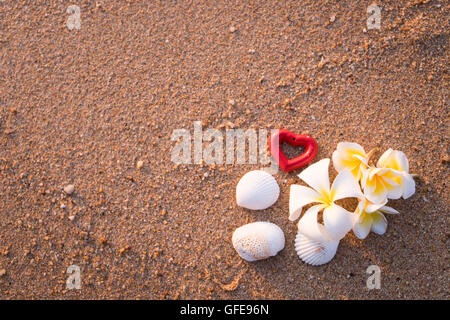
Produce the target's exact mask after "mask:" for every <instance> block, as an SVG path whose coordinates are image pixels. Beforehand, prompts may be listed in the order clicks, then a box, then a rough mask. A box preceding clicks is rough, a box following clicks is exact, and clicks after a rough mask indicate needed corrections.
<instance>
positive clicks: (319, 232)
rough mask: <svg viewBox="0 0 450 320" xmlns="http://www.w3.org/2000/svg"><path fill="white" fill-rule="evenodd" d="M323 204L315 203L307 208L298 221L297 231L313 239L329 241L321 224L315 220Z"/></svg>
mask: <svg viewBox="0 0 450 320" xmlns="http://www.w3.org/2000/svg"><path fill="white" fill-rule="evenodd" d="M324 207H325V206H324V205H323V204H319V205H315V206H312V207H311V208H309V209H308V210H307V211H306V212H305V214H304V215H303V217H302V218H301V219H300V220H299V221H298V225H297V226H298V232H300V233H301V234H303V235H304V236H306V237H308V238H309V239H311V240H315V241H319V242H322V241H329V240H330V239H329V237H328V235H326V234H325V232H324V230H323V228H321V225H320V224H319V223H318V222H317V214H318V213H319V211H320V210H322V209H323V208H324Z"/></svg>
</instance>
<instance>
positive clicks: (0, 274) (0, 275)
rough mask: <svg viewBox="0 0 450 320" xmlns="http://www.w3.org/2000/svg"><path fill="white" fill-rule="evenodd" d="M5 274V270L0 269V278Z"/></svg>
mask: <svg viewBox="0 0 450 320" xmlns="http://www.w3.org/2000/svg"><path fill="white" fill-rule="evenodd" d="M5 274H6V270H5V269H1V270H0V277H3V276H4V275H5Z"/></svg>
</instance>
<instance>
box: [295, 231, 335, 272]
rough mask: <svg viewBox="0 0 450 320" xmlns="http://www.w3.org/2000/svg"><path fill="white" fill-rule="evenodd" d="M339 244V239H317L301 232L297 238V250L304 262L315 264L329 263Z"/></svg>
mask: <svg viewBox="0 0 450 320" xmlns="http://www.w3.org/2000/svg"><path fill="white" fill-rule="evenodd" d="M338 245H339V240H338V241H333V240H330V241H323V242H319V241H315V240H311V239H309V238H308V237H306V236H304V235H303V234H301V233H300V232H299V233H297V237H296V238H295V251H297V254H298V256H299V257H300V259H302V260H303V261H304V262H306V263H308V264H311V265H313V266H319V265H322V264H325V263H328V262H330V261H331V259H333V257H334V256H335V254H336V250H337V248H338Z"/></svg>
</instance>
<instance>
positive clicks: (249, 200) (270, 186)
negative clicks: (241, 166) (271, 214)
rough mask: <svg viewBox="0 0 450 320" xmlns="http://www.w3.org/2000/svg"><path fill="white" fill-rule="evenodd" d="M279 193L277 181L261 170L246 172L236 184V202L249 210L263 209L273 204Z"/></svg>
mask: <svg viewBox="0 0 450 320" xmlns="http://www.w3.org/2000/svg"><path fill="white" fill-rule="evenodd" d="M279 195H280V187H279V186H278V183H277V181H276V180H275V178H274V177H272V176H271V175H270V174H269V173H267V172H265V171H262V170H254V171H250V172H247V173H246V174H245V175H244V176H243V177H242V178H241V180H239V182H238V184H237V186H236V202H237V204H238V205H239V206H241V207H244V208H247V209H251V210H263V209H266V208H268V207H270V206H271V205H273V204H274V203H275V202H276V201H277V200H278V196H279Z"/></svg>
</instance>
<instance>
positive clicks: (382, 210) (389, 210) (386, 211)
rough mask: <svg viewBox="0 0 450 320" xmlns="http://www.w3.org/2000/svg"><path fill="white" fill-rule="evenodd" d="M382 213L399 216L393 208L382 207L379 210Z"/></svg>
mask: <svg viewBox="0 0 450 320" xmlns="http://www.w3.org/2000/svg"><path fill="white" fill-rule="evenodd" d="M378 211H381V212H383V213H389V214H399V213H400V212H398V211H397V210H395V209H394V208H391V207H388V206H384V207H382V208H380V210H378Z"/></svg>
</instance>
